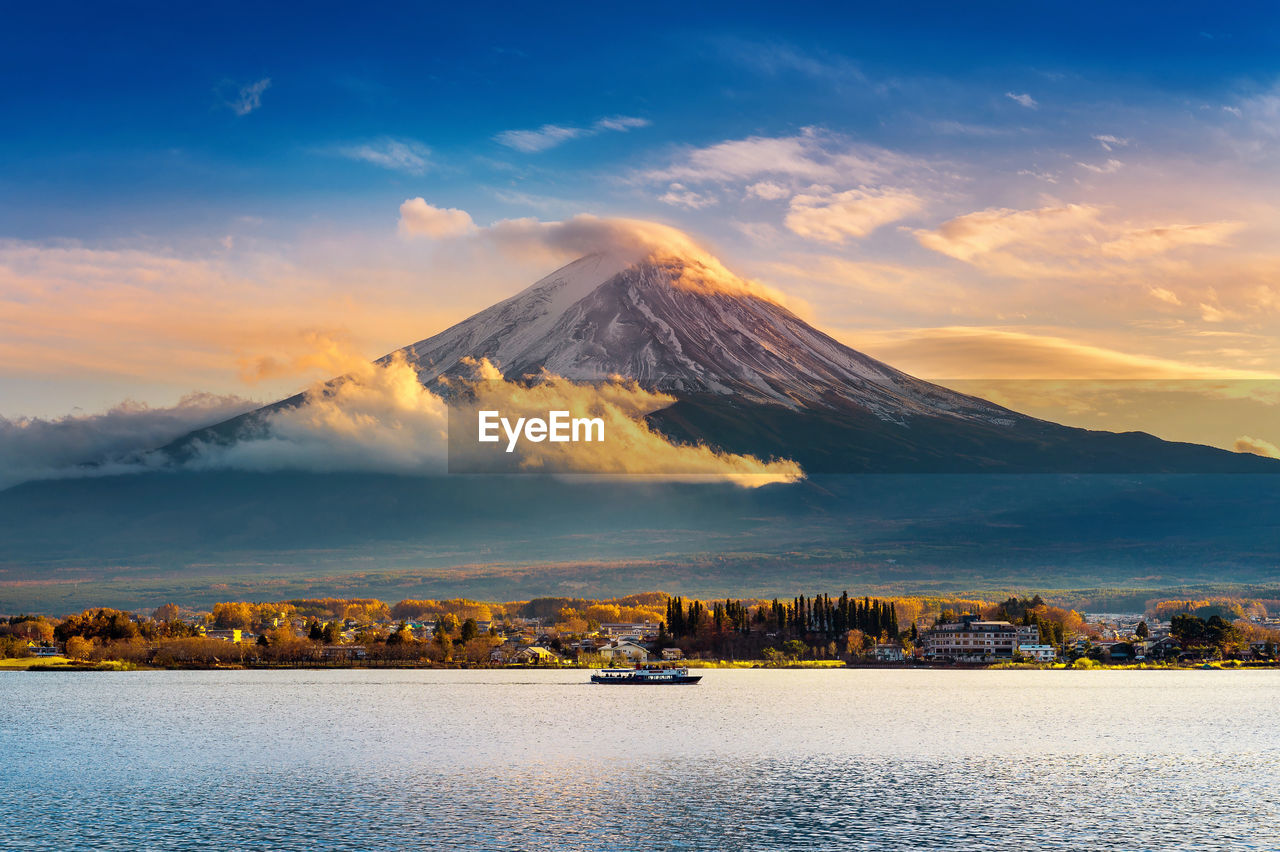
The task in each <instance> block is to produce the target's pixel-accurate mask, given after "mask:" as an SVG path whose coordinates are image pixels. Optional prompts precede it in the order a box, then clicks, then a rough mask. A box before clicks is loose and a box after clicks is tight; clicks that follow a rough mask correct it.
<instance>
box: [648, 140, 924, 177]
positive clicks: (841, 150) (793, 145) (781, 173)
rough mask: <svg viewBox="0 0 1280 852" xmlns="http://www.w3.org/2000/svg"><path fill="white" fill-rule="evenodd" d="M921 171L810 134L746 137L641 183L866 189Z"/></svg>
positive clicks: (916, 163)
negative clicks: (781, 181)
mask: <svg viewBox="0 0 1280 852" xmlns="http://www.w3.org/2000/svg"><path fill="white" fill-rule="evenodd" d="M925 168H927V167H926V165H925V163H923V162H922V161H920V160H917V159H915V158H912V157H908V156H906V155H903V154H898V153H896V152H893V151H889V150H887V149H885V148H877V147H875V146H873V145H861V144H856V143H852V142H850V141H848V140H846V139H843V138H841V137H839V136H834V135H831V134H825V133H821V132H819V131H817V130H812V129H810V130H806V131H804V132H803V133H801V134H800V135H798V136H781V137H773V136H749V137H747V138H746V139H731V140H727V141H724V142H719V143H716V144H715V145H710V146H707V147H705V148H694V149H690V150H687V151H685V152H684V153H683V154H682V155H681V156H680V157H679V158H677V159H676V160H675V161H674V162H672V163H671V164H670V165H668V166H667V167H665V168H661V169H654V170H650V171H648V172H644V173H642V174H641V175H640V177H642V178H644V179H646V180H651V181H661V182H663V183H667V182H671V181H679V182H681V183H685V184H691V183H703V182H731V181H745V180H752V181H755V180H758V179H759V178H764V177H770V178H774V179H775V180H776V179H777V178H791V179H794V180H797V181H803V182H804V183H835V182H837V181H839V182H845V183H846V184H847V183H848V182H856V183H860V184H864V185H866V184H875V183H879V182H881V181H882V180H884V179H886V178H889V177H891V176H894V175H900V174H903V173H905V172H909V171H913V170H923V169H925Z"/></svg>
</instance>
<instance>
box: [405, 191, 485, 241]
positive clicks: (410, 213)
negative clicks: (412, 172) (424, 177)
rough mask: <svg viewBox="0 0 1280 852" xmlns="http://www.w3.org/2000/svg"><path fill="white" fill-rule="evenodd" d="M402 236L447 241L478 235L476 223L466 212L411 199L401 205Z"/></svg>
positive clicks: (421, 199) (420, 199) (419, 199)
mask: <svg viewBox="0 0 1280 852" xmlns="http://www.w3.org/2000/svg"><path fill="white" fill-rule="evenodd" d="M399 230H400V234H401V236H404V237H427V238H430V239H447V238H450V237H464V236H467V235H468V234H474V233H476V230H477V228H476V223H475V222H474V221H472V219H471V214H470V213H468V212H467V211H465V210H457V209H455V208H452V207H443V208H442V207H433V206H432V205H430V204H428V203H427V202H426V200H425V199H423V198H421V197H419V198H410V199H408V200H407V201H405V202H404V203H403V204H401V205H400V226H399Z"/></svg>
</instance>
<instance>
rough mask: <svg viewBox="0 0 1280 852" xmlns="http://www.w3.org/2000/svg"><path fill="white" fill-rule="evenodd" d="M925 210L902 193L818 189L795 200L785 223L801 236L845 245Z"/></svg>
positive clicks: (911, 196)
mask: <svg viewBox="0 0 1280 852" xmlns="http://www.w3.org/2000/svg"><path fill="white" fill-rule="evenodd" d="M923 206H924V202H922V201H921V200H920V199H919V198H918V197H916V196H915V195H913V194H912V193H910V192H906V191H902V190H895V189H868V188H865V187H863V188H859V189H850V190H847V191H845V192H832V190H831V187H828V186H818V187H810V189H809V190H808V191H807V192H804V193H801V194H799V195H796V196H794V197H793V198H792V199H791V209H790V212H788V213H787V217H786V220H785V221H786V226H787V228H789V229H790V230H791V231H792V233H795V234H798V235H799V236H802V237H805V238H807V239H813V240H820V241H822V242H828V243H842V242H844V241H845V240H847V239H848V238H849V237H865V236H866V235H867V234H869V233H871V232H872V231H874V230H875V229H876V228H879V227H880V226H881V225H886V224H888V223H890V222H896V221H897V220H899V219H901V218H903V217H904V216H907V215H910V214H911V213H914V212H916V211H917V210H919V209H920V208H921V207H923Z"/></svg>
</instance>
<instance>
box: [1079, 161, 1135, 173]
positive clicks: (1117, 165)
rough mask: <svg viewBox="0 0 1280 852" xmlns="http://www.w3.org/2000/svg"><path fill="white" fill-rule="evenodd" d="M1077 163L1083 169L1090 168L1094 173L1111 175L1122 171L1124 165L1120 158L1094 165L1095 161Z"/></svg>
mask: <svg viewBox="0 0 1280 852" xmlns="http://www.w3.org/2000/svg"><path fill="white" fill-rule="evenodd" d="M1076 165H1077V166H1079V167H1080V168H1082V169H1088V170H1089V171H1091V172H1093V173H1094V174H1098V175H1109V174H1114V173H1116V172H1118V171H1120V169H1121V167H1123V166H1124V163H1122V162H1120V161H1119V160H1115V159H1110V160H1107V161H1106V162H1105V163H1103V164H1102V165H1100V166H1098V165H1094V164H1093V163H1076Z"/></svg>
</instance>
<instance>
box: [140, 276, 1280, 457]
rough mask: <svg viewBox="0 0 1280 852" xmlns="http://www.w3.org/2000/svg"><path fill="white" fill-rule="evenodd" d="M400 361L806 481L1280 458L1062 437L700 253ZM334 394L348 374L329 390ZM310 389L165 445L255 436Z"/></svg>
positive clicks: (467, 331)
mask: <svg viewBox="0 0 1280 852" xmlns="http://www.w3.org/2000/svg"><path fill="white" fill-rule="evenodd" d="M398 357H400V358H404V359H405V360H406V361H407V363H408V364H410V365H411V366H412V367H413V368H414V369H415V370H416V372H417V375H418V378H419V380H420V381H421V383H422V384H423V385H424V386H426V387H427V388H430V389H432V390H433V391H435V392H437V393H440V394H441V395H444V396H446V397H447V396H448V395H449V393H450V392H451V391H450V388H451V387H452V386H456V385H455V384H454V383H451V381H450V380H452V379H455V378H467V377H469V376H470V375H471V374H472V372H473V370H474V363H475V361H476V360H477V359H481V358H484V359H488V360H489V361H490V362H491V363H493V364H495V365H498V367H499V368H500V369H501V371H502V373H503V375H504V376H505V377H506V378H507V379H508V380H516V381H536V380H537V377H538V376H539V375H540V374H541V373H542V372H543V371H547V372H550V373H553V374H556V375H559V376H562V377H564V378H567V379H570V380H573V381H578V382H597V381H603V380H606V379H608V378H610V377H614V376H621V377H623V378H627V379H634V380H635V381H636V382H637V383H638V384H639V385H640V386H641V387H643V388H645V389H647V390H652V391H660V392H663V393H666V394H668V395H670V396H672V397H674V398H675V400H676V401H675V403H674V404H672V405H671V406H669V407H667V408H664V409H662V410H661V411H657V412H654V413H653V414H651V415H650V416H649V420H650V422H651V424H652V425H654V426H655V427H656V428H658V429H659V430H660V431H662V432H663V433H664V434H666V435H667V436H668V437H670V438H671V439H673V440H675V441H677V442H685V443H705V444H707V445H710V446H712V447H715V448H718V449H722V450H725V451H728V452H733V453H745V454H751V455H755V456H757V457H760V458H789V459H793V460H795V461H797V462H799V463H800V465H801V466H802V467H803V468H804V469H805V471H807V472H809V473H942V472H946V473H990V472H1009V473H1097V472H1106V473H1137V472H1144V473H1192V472H1195V473H1205V472H1214V473H1233V472H1267V471H1275V470H1278V469H1280V462H1277V461H1276V460H1273V459H1264V458H1261V457H1258V456H1251V455H1245V454H1239V453H1231V452H1227V451H1224V450H1219V449H1215V448H1211V447H1206V446H1200V445H1195V444H1184V443H1174V442H1167V441H1162V440H1160V439H1158V438H1156V437H1154V436H1151V435H1148V434H1145V433H1139V432H1128V433H1112V432H1101V431H1092V430H1085V429H1078V428H1071V427H1066V426H1061V425H1058V424H1055V423H1051V422H1048V421H1044V420H1039V419H1036V418H1033V417H1028V416H1026V415H1022V414H1018V413H1016V412H1014V411H1010V410H1008V409H1006V408H1003V407H1001V406H999V405H996V404H994V403H991V402H988V401H986V400H983V399H979V398H977V397H973V396H968V395H965V394H961V393H957V392H955V391H952V390H949V389H947V388H944V387H941V386H939V385H936V384H931V383H929V382H926V381H923V380H921V379H917V378H914V377H912V376H909V375H907V374H906V373H903V372H902V371H900V370H897V369H894V368H893V367H891V366H889V365H888V364H885V363H882V362H880V361H877V360H876V359H874V358H871V357H869V356H867V355H864V354H863V353H861V352H858V351H856V350H854V349H851V348H850V347H848V346H845V345H844V344H842V343H840V342H839V341H837V340H835V339H833V338H832V337H830V336H829V335H827V334H824V333H823V332H821V331H819V330H818V329H816V328H814V327H813V326H811V325H809V324H808V323H806V322H805V321H804V320H802V319H800V318H799V317H798V316H796V315H795V314H794V313H792V312H791V311H790V310H788V309H787V308H786V307H785V305H784V304H783V300H782V299H781V298H780V297H778V296H776V295H775V294H773V293H772V292H770V291H769V290H767V289H766V288H763V287H761V286H760V285H757V284H755V283H753V282H750V281H747V280H744V279H742V278H740V277H738V276H736V275H734V274H733V273H731V272H729V271H728V270H727V269H725V268H724V266H723V265H721V264H720V262H719V261H717V260H716V259H714V258H712V257H710V256H707V255H702V254H698V253H691V252H686V253H662V252H650V253H647V254H644V255H643V256H641V257H640V258H639V259H637V258H636V257H635V255H634V254H627V253H623V252H618V251H614V252H599V253H593V254H589V255H587V256H584V257H581V258H579V259H578V260H575V261H573V262H572V263H570V264H568V265H567V266H564V267H562V268H561V269H558V270H556V271H555V272H553V273H551V274H550V275H548V276H546V277H545V278H543V279H541V280H540V281H538V282H536V283H534V284H533V285H532V286H530V287H528V288H527V289H525V290H523V291H521V292H520V293H517V294H516V295H514V296H512V297H510V298H509V299H506V300H504V301H502V302H499V303H497V304H495V305H493V306H492V307H489V308H487V309H485V310H483V311H481V312H479V313H477V314H475V315H474V316H472V317H470V318H469V319H466V320H464V321H462V322H460V323H458V324H457V325H454V326H452V327H450V328H448V329H446V330H444V331H442V332H440V333H439V334H436V335H434V336H432V337H428V338H426V339H424V340H421V341H418V342H417V343H413V344H411V345H409V346H406V347H404V348H403V349H400V350H397V351H396V352H393V353H390V354H388V355H386V356H384V357H383V358H382V359H379V363H382V364H386V363H388V362H390V361H391V360H392V359H393V358H398ZM333 381H334V383H337V382H341V381H342V379H335V380H333ZM305 400H306V397H305V396H304V395H298V396H294V397H291V398H289V399H286V400H282V401H281V402H278V403H275V404H273V405H270V406H267V407H265V408H263V409H259V410H258V411H254V412H250V413H248V414H245V415H242V416H240V417H237V418H235V419H233V420H231V421H227V422H226V423H222V424H219V425H217V426H213V427H210V428H208V429H204V430H200V431H198V432H195V433H192V434H191V435H188V436H186V437H184V438H182V439H180V440H178V441H176V442H174V443H173V444H171V445H169V446H168V447H167V448H165V449H166V451H167V452H168V453H170V454H171V455H176V456H178V457H182V456H185V455H187V454H189V453H191V452H192V451H193V448H197V447H198V446H199V445H200V444H202V443H210V442H213V443H221V444H225V443H228V442H234V441H235V440H236V439H237V438H240V437H244V436H248V435H253V434H260V433H261V431H262V429H263V428H264V425H263V424H264V422H265V417H266V416H267V415H269V414H270V413H271V412H273V411H277V410H279V409H281V408H287V407H291V406H297V405H301V404H302V403H304V402H305Z"/></svg>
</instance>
